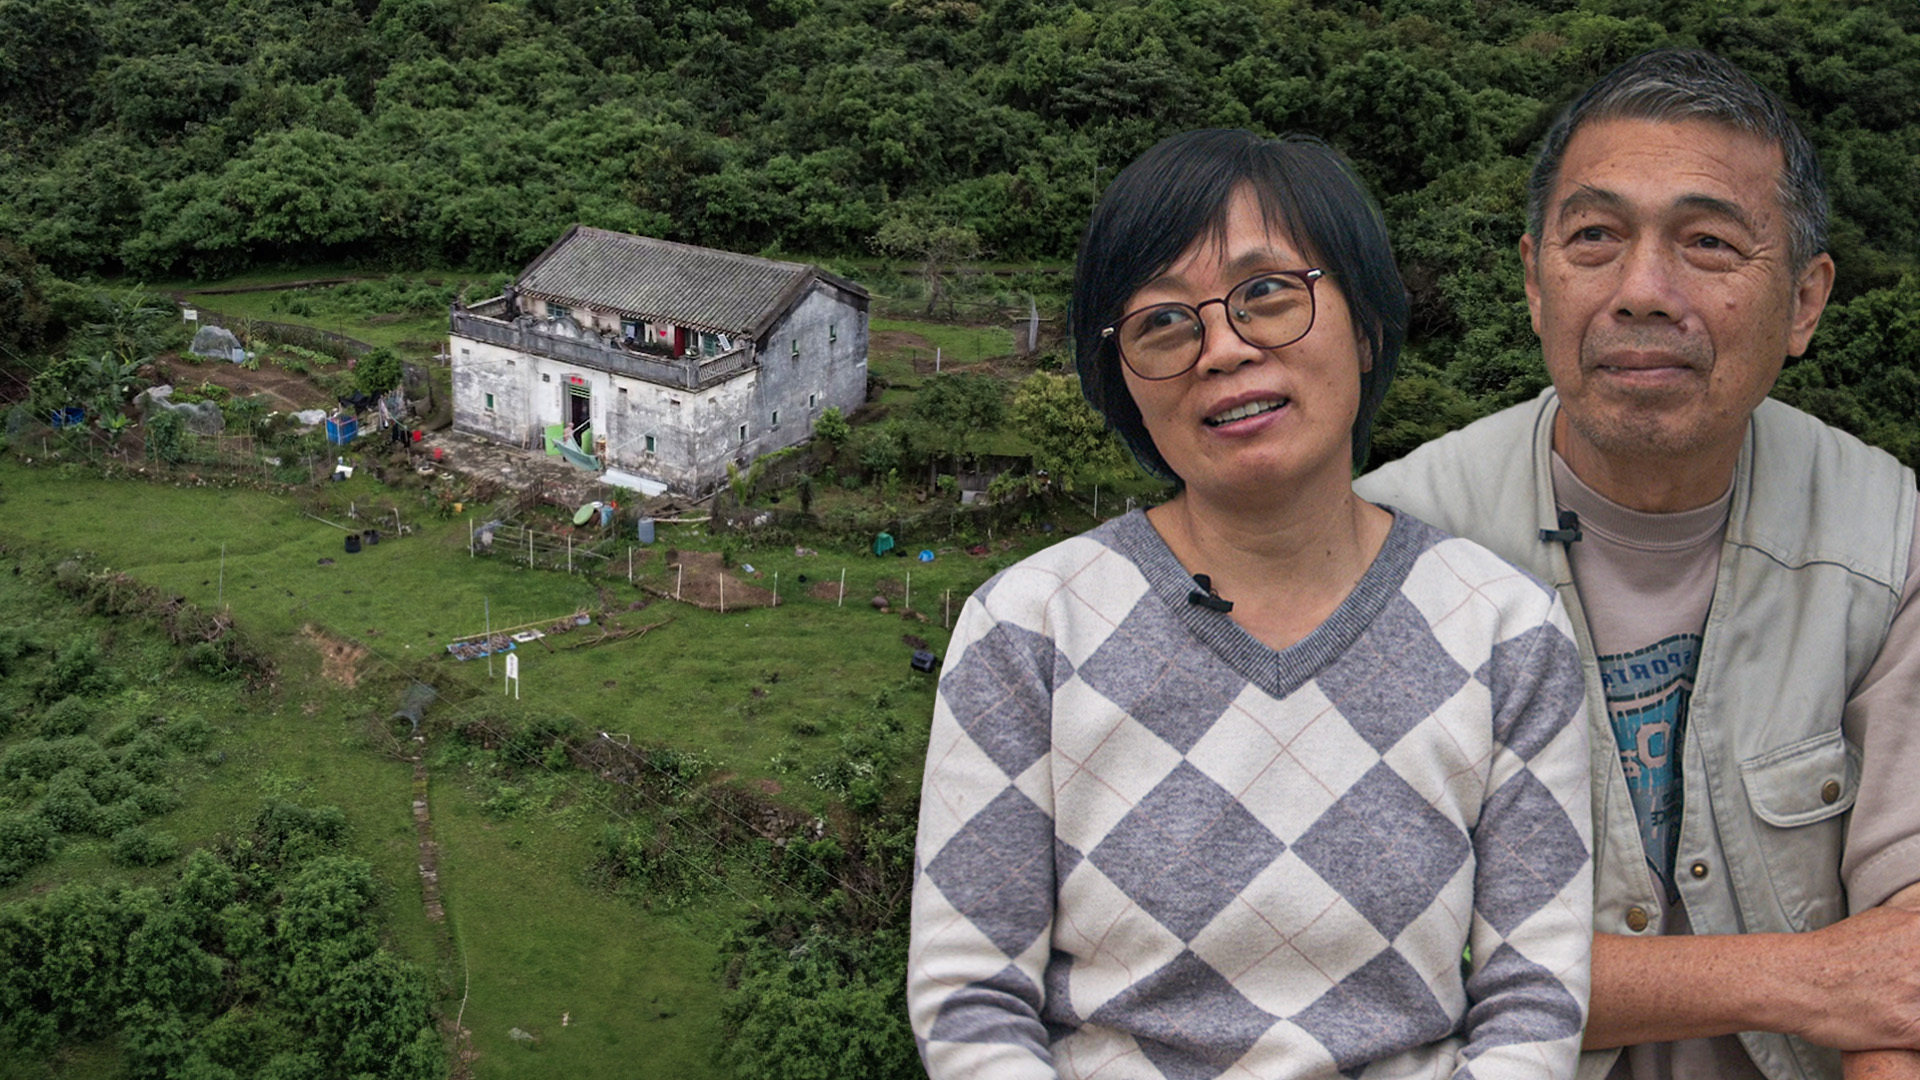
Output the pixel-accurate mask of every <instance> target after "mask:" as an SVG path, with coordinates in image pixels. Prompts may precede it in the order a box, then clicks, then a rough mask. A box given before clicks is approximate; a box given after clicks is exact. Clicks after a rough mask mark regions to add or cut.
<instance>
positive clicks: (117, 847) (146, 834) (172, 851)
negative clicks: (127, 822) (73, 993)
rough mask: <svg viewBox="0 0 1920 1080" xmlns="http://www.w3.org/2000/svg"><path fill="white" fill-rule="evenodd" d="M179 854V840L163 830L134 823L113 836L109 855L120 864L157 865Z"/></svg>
mask: <svg viewBox="0 0 1920 1080" xmlns="http://www.w3.org/2000/svg"><path fill="white" fill-rule="evenodd" d="M179 854H180V841H178V840H175V839H174V838H173V837H172V836H169V835H168V834H166V833H163V832H154V831H151V830H149V829H147V828H146V827H145V826H140V825H135V826H133V827H132V828H127V829H122V830H120V831H119V832H117V833H115V834H114V836H113V850H112V852H111V857H112V859H113V861H114V862H116V863H119V864H120V865H121V866H159V865H160V864H161V863H163V862H170V861H172V860H173V859H174V858H175V857H177V856H178V855H179Z"/></svg>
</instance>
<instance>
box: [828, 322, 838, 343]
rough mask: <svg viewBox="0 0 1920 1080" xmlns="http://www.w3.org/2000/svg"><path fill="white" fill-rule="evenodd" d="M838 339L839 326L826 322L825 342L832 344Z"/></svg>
mask: <svg viewBox="0 0 1920 1080" xmlns="http://www.w3.org/2000/svg"><path fill="white" fill-rule="evenodd" d="M839 340H840V328H839V327H837V326H835V325H833V324H832V323H828V324H827V342H828V344H832V343H833V342H836V341H839Z"/></svg>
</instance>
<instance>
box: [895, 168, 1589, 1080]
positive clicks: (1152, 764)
mask: <svg viewBox="0 0 1920 1080" xmlns="http://www.w3.org/2000/svg"><path fill="white" fill-rule="evenodd" d="M1406 320H1407V300H1406V294H1405V290H1404V288H1403V286H1402V285H1401V282H1400V279H1399V275H1398V272H1397V271H1396V270H1395V269H1394V264H1393V257H1392V253H1391V251H1390V249H1389V247H1388V244H1387V238H1386V234H1385V230H1384V228H1383V226H1382V223H1381V218H1380V214H1379V211H1378V210H1377V208H1376V207H1375V206H1374V204H1373V202H1372V201H1371V200H1370V199H1369V198H1368V196H1367V195H1366V193H1365V192H1364V191H1363V190H1362V189H1361V187H1360V185H1359V183H1358V182H1357V181H1356V180H1355V178H1354V176H1353V174H1352V173H1351V171H1350V170H1349V169H1348V167H1347V166H1346V165H1345V163H1344V162H1343V161H1341V160H1340V158H1339V157H1338V156H1337V155H1336V154H1335V153H1334V152H1333V151H1331V150H1329V149H1328V148H1327V147H1326V146H1324V145H1322V144H1321V143H1319V142H1316V141H1313V140H1310V139H1300V138H1289V139H1283V140H1278V141H1274V140H1265V139H1261V138H1258V137H1256V136H1254V135H1251V134H1249V133H1246V132H1238V131H1201V132H1190V133H1188V134H1184V135H1179V136H1175V137H1174V138H1171V139H1168V140H1166V141H1165V142H1163V143H1161V144H1160V145H1158V146H1156V147H1154V148H1153V149H1152V150H1150V151H1148V152H1147V153H1146V154H1145V155H1144V156H1143V157H1141V158H1140V159H1139V160H1138V161H1136V162H1134V163H1133V165H1131V166H1129V167H1128V168H1127V169H1126V170H1125V171H1124V172H1122V173H1121V174H1120V175H1119V177H1117V178H1116V179H1115V180H1114V182H1113V185H1112V187H1110V188H1109V189H1108V190H1107V191H1106V193H1105V194H1104V195H1103V196H1102V198H1101V200H1100V203H1099V205H1098V206H1097V207H1096V208H1095V210H1094V215H1093V221H1092V223H1091V224H1090V225H1089V226H1088V228H1087V233H1086V237H1085V239H1084V241H1083V243H1082V245H1081V248H1080V255H1079V261H1078V264H1077V267H1076V270H1075V279H1074V286H1073V330H1074V342H1075V349H1076V360H1077V363H1078V366H1079V371H1080V378H1081V385H1082V388H1083V389H1084V390H1085V392H1086V394H1087V397H1088V399H1089V400H1090V401H1092V402H1093V404H1094V405H1095V407H1096V408H1098V409H1099V410H1100V411H1101V412H1102V413H1103V414H1105V416H1106V418H1107V419H1108V421H1109V422H1110V423H1112V425H1113V426H1114V427H1115V428H1116V429H1117V430H1118V431H1119V432H1120V434H1121V436H1122V437H1123V438H1124V439H1125V441H1126V443H1127V445H1128V446H1129V447H1130V448H1131V449H1132V451H1133V453H1134V455H1135V456H1136V457H1137V458H1138V459H1139V460H1140V462H1141V464H1142V465H1144V466H1145V467H1146V468H1147V469H1149V470H1150V471H1152V472H1154V473H1155V474H1157V475H1159V476H1161V477H1164V478H1165V479H1167V480H1169V481H1170V482H1171V483H1172V485H1173V489H1172V491H1173V493H1172V496H1171V497H1170V498H1169V499H1167V500H1166V501H1165V502H1163V503H1161V504H1160V505H1158V506H1155V507H1153V508H1152V509H1150V510H1147V511H1145V512H1134V513H1130V514H1128V515H1126V516H1124V517H1121V518H1118V519H1115V520H1113V521H1110V522H1107V523H1106V524H1104V525H1101V526H1099V527H1098V528H1096V529H1094V530H1093V531H1091V532H1089V533H1087V534H1085V535H1083V536H1079V537H1076V538H1074V539H1071V540H1068V541H1066V542H1064V543H1062V544H1059V545H1056V546H1054V547H1052V548H1049V549H1047V550H1046V551H1043V552H1040V553H1039V554H1037V555H1035V556H1033V557H1032V558H1029V559H1027V560H1025V561H1023V562H1021V563H1020V564H1018V565H1016V566H1014V567H1013V568H1011V569H1009V570H1007V571H1006V572H1004V573H1002V574H1000V575H999V576H997V577H995V578H994V579H993V580H992V581H989V582H988V583H987V584H986V585H985V586H983V587H982V588H981V589H980V591H979V592H978V593H976V594H975V595H974V597H973V598H972V600H970V601H969V602H968V604H967V607H966V610H965V613H964V615H963V616H962V618H961V621H960V622H959V624H958V625H957V626H956V628H955V630H954V636H953V641H952V644H951V646H950V648H949V655H948V659H947V663H946V667H945V670H944V671H943V673H942V676H941V681H940V694H939V699H938V704H937V705H936V708H935V713H934V721H933V731H932V736H931V742H930V745H929V749H928V758H927V771H926V780H925V785H924V788H923V791H922V797H921V817H920V832H919V849H918V860H917V861H918V866H919V873H918V875H917V877H916V881H915V887H914V904H913V934H912V949H911V953H910V958H909V975H908V1008H909V1012H910V1014H911V1017H912V1021H913V1026H914V1030H915V1033H916V1035H917V1036H918V1039H919V1041H920V1046H921V1050H922V1057H923V1060H924V1061H925V1063H926V1066H927V1070H928V1072H929V1073H930V1074H931V1075H932V1076H934V1077H994V1078H996V1080H998V1078H1011V1077H1052V1076H1089V1077H1090V1076H1095V1075H1098V1076H1103V1077H1126V1078H1132V1077H1215V1076H1229V1075H1231V1076H1240V1077H1261V1078H1267V1080H1271V1078H1274V1077H1293V1076H1327V1077H1331V1076H1334V1075H1338V1074H1343V1075H1346V1076H1360V1075H1364V1076H1396V1077H1399V1076H1420V1077H1435V1076H1447V1075H1458V1076H1467V1075H1471V1076H1475V1077H1480V1078H1482V1080H1485V1078H1488V1077H1520V1076H1525V1077H1535V1078H1537V1077H1559V1076H1571V1075H1572V1073H1573V1068H1574V1061H1575V1058H1576V1056H1577V1053H1578V1049H1579V1038H1580V1030H1581V1027H1582V1024H1583V1021H1584V1018H1585V1008H1586V997H1587V977H1588V976H1587V964H1588V953H1589V943H1590V940H1591V927H1590V915H1591V910H1590V908H1591V902H1590V898H1589V893H1588V889H1589V885H1590V881H1589V877H1590V864H1589V860H1588V847H1587V832H1588V827H1589V826H1588V816H1587V749H1586V737H1585V728H1584V724H1583V710H1582V706H1581V700H1582V699H1581V672H1580V666H1579V660H1578V655H1577V653H1576V650H1575V647H1574V644H1573V639H1572V635H1571V632H1570V630H1569V626H1568V623H1567V620H1566V615H1565V613H1564V612H1563V611H1562V609H1561V607H1560V604H1559V601H1558V600H1557V598H1556V597H1555V595H1554V593H1553V592H1552V591H1551V590H1549V589H1547V588H1546V587H1544V586H1542V585H1540V584H1539V583H1538V582H1535V581H1534V580H1532V579H1530V578H1528V577H1526V576H1525V575H1524V574H1522V573H1521V572H1519V571H1517V570H1515V569H1513V568H1512V567H1511V566H1509V565H1507V564H1506V563H1504V562H1502V561H1501V560H1500V559H1498V558H1497V557H1495V556H1494V555H1492V554H1491V553H1489V552H1487V551H1486V550H1485V549H1483V548H1480V547H1477V546H1475V545H1473V544H1471V543H1468V542H1466V541H1463V540H1459V539H1454V538H1451V537H1448V536H1446V535H1444V534H1442V533H1439V532H1438V531H1436V530H1434V529H1433V528H1431V527H1429V526H1427V525H1425V524H1423V523H1421V522H1419V521H1417V520H1415V519H1413V518H1410V517H1407V516H1406V515H1404V514H1399V513H1396V512H1395V511H1393V510H1391V509H1389V508H1384V507H1379V506H1374V505H1372V504H1369V503H1367V502H1365V501H1363V500H1361V499H1360V498H1358V497H1356V496H1355V495H1354V493H1353V490H1352V487H1351V479H1352V476H1353V470H1354V467H1355V465H1356V463H1357V462H1359V461H1360V460H1361V459H1362V458H1364V456H1365V453H1366V447H1367V436H1368V430H1369V427H1370V425H1371V422H1372V419H1373V415H1374V412H1375V410H1376V409H1378V407H1379V405H1380V401H1381V399H1382V398H1383V397H1384V396H1385V393H1386V387H1387V383H1388V381H1389V379H1390V378H1391V376H1392V373H1393V368H1394V363H1395V361H1396V360H1397V358H1398V356H1399V352H1400V346H1401V343H1402V341H1403V340H1404V337H1405V332H1406Z"/></svg>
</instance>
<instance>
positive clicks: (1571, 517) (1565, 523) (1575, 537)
mask: <svg viewBox="0 0 1920 1080" xmlns="http://www.w3.org/2000/svg"><path fill="white" fill-rule="evenodd" d="M1580 537H1581V532H1580V515H1579V514H1576V513H1574V512H1573V511H1571V510H1562V511H1560V527H1559V528H1557V529H1541V530H1540V539H1542V540H1545V541H1546V542H1547V543H1549V544H1577V543H1579V542H1580Z"/></svg>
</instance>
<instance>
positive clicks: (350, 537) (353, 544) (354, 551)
mask: <svg viewBox="0 0 1920 1080" xmlns="http://www.w3.org/2000/svg"><path fill="white" fill-rule="evenodd" d="M359 553H360V534H359V533H348V534H347V554H349V555H358V554H359Z"/></svg>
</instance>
